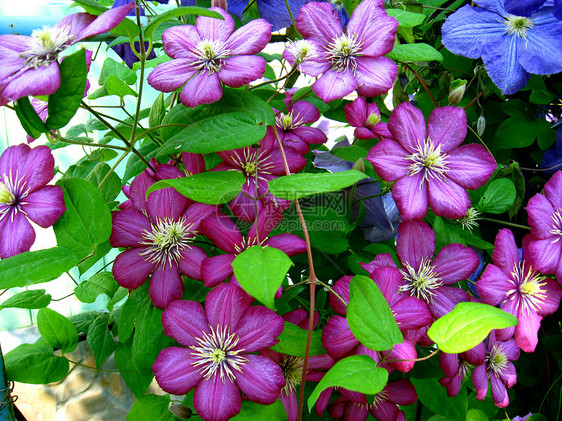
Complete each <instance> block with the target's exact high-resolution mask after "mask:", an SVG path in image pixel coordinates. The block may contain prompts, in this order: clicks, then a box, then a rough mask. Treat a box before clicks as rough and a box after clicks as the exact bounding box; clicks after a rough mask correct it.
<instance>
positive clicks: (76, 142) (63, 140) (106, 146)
mask: <svg viewBox="0 0 562 421" xmlns="http://www.w3.org/2000/svg"><path fill="white" fill-rule="evenodd" d="M55 139H56V140H58V141H60V142H63V143H70V144H72V145H83V146H93V147H99V148H108V149H117V150H120V151H126V150H128V149H127V148H126V147H124V146H116V145H105V144H103V143H88V142H80V141H78V140H71V139H67V138H66V137H62V136H57V137H56V138H55Z"/></svg>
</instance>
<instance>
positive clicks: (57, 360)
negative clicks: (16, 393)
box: [4, 342, 69, 384]
mask: <svg viewBox="0 0 562 421" xmlns="http://www.w3.org/2000/svg"><path fill="white" fill-rule="evenodd" d="M4 364H5V365H6V372H7V377H8V379H10V380H12V381H14V382H21V383H32V384H47V383H53V382H58V381H60V380H62V379H64V378H65V377H66V375H67V374H68V369H69V364H68V360H67V359H66V358H65V357H56V356H55V355H54V354H53V348H52V347H50V346H49V345H47V344H45V343H42V342H37V343H34V344H23V345H20V346H18V347H17V348H15V349H13V350H12V351H10V352H8V353H7V354H6V355H4Z"/></svg>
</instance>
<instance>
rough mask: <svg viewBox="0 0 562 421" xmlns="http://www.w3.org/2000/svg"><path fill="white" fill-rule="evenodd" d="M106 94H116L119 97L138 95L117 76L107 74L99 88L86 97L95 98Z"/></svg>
mask: <svg viewBox="0 0 562 421" xmlns="http://www.w3.org/2000/svg"><path fill="white" fill-rule="evenodd" d="M108 95H117V96H118V97H119V98H121V99H123V98H124V97H125V96H127V95H132V96H135V97H136V96H138V94H137V92H136V91H134V90H133V89H131V88H130V87H129V86H128V85H127V84H126V83H125V82H123V81H121V80H120V79H119V78H118V77H117V76H109V77H108V78H107V81H106V82H105V83H104V85H103V86H102V87H101V88H99V89H98V90H96V91H95V92H94V93H93V94H91V95H88V99H97V98H101V97H104V96H108Z"/></svg>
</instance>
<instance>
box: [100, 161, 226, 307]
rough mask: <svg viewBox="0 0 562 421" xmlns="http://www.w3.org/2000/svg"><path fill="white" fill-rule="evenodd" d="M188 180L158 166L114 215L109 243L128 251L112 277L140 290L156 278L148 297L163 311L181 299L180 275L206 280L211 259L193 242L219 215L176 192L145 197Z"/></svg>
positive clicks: (145, 175) (133, 186)
mask: <svg viewBox="0 0 562 421" xmlns="http://www.w3.org/2000/svg"><path fill="white" fill-rule="evenodd" d="M183 175H184V174H183V173H182V172H181V171H180V170H179V169H177V168H176V167H174V166H172V165H169V164H164V165H159V166H157V168H156V173H154V174H153V175H150V173H149V172H148V171H146V170H145V171H143V172H142V173H141V174H140V175H139V176H138V177H137V178H135V179H134V180H133V182H132V183H131V187H130V189H129V197H130V201H131V205H130V206H128V207H127V208H126V209H124V210H122V211H120V212H114V213H113V231H112V233H111V237H110V243H111V245H112V246H113V247H127V250H125V251H124V252H123V253H121V254H120V255H118V256H117V258H116V259H115V262H114V263H113V276H114V277H115V280H116V281H117V283H118V284H119V285H121V286H123V287H125V288H128V289H136V288H138V287H139V286H141V285H142V284H143V283H144V282H145V281H146V280H147V279H148V277H149V276H150V275H151V274H152V276H151V278H150V286H149V290H148V292H149V295H150V298H151V300H152V302H153V303H154V305H155V306H156V307H160V308H165V307H166V306H167V305H168V304H169V303H170V302H172V301H173V300H177V299H180V298H181V297H182V295H183V282H182V279H181V275H180V272H181V273H183V274H184V275H186V276H189V277H190V278H192V279H196V280H201V262H202V261H203V259H204V258H206V257H207V255H206V254H205V252H204V251H203V250H202V249H201V248H200V247H197V246H194V245H192V244H191V242H192V241H193V239H194V237H195V236H196V235H197V234H198V232H197V230H198V228H199V223H200V221H201V219H203V218H205V217H207V216H209V215H211V214H213V213H215V212H216V210H217V208H216V206H211V205H204V204H202V203H195V202H192V201H190V200H188V199H187V198H186V197H184V196H182V195H181V194H179V193H178V192H177V191H176V190H174V189H173V188H171V187H168V188H165V189H161V190H157V191H155V192H152V193H150V194H149V195H148V198H145V196H146V191H147V190H148V188H149V187H150V186H151V185H152V184H154V183H155V182H156V181H157V180H159V179H163V178H179V177H183Z"/></svg>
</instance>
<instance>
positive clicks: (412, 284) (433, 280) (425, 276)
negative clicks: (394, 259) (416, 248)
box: [398, 257, 442, 303]
mask: <svg viewBox="0 0 562 421" xmlns="http://www.w3.org/2000/svg"><path fill="white" fill-rule="evenodd" d="M403 266H404V268H403V269H400V272H401V273H402V275H403V276H404V281H405V282H406V284H404V285H402V286H401V287H400V288H399V289H398V290H399V291H401V292H409V293H410V295H411V296H416V297H417V298H419V299H422V300H424V301H425V302H426V303H430V302H433V296H434V295H435V292H434V291H433V290H434V289H437V288H439V287H440V286H441V284H442V282H441V278H440V276H439V273H437V272H436V271H435V267H434V266H433V265H432V264H431V259H430V258H426V257H424V258H423V259H422V260H421V263H420V266H419V268H418V270H415V269H414V268H413V267H412V266H410V265H409V264H408V263H404V264H403Z"/></svg>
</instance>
